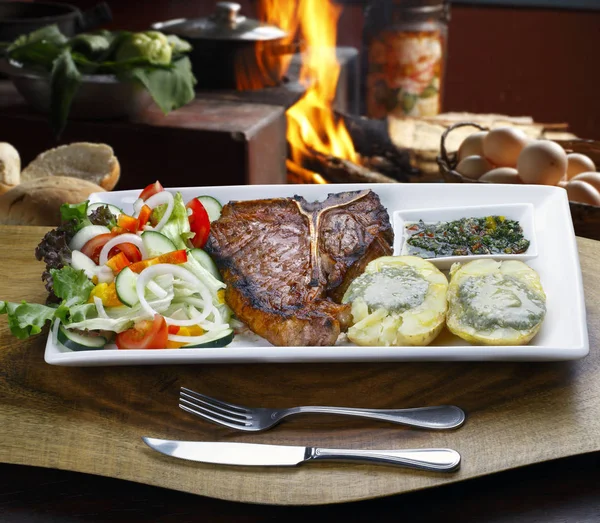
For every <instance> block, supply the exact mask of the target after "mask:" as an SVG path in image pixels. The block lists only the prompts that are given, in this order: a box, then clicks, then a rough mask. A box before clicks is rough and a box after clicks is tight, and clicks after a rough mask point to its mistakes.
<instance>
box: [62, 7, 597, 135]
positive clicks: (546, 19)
mask: <svg viewBox="0 0 600 523" xmlns="http://www.w3.org/2000/svg"><path fill="white" fill-rule="evenodd" d="M96 2H97V0H68V2H67V3H70V4H75V5H77V6H79V7H80V8H83V9H85V8H89V7H92V6H93V5H94V4H95V3H96ZM108 3H109V5H110V7H111V9H112V11H113V24H112V26H111V27H112V28H122V29H125V28H126V29H134V30H142V29H146V28H148V26H149V25H150V24H151V23H152V22H156V21H161V20H167V19H170V18H178V17H199V16H205V15H207V14H208V13H210V12H211V11H212V9H213V6H214V4H215V3H216V1H213V0H195V1H193V2H192V1H190V0H163V1H159V2H147V1H146V2H141V1H140V0H108ZM239 3H241V4H242V6H243V11H244V12H245V13H246V14H248V15H251V14H253V12H254V6H255V5H256V0H253V1H249V0H239ZM507 3H510V2H507ZM512 3H513V4H518V3H520V2H512ZM524 3H526V2H524ZM486 4H487V2H483V3H482V4H480V5H476V4H474V3H465V4H462V3H454V4H453V5H452V10H451V11H452V18H451V21H450V28H449V59H448V64H447V73H448V74H447V77H446V92H445V100H444V110H446V111H469V112H483V113H488V112H497V113H502V114H508V115H512V116H523V115H526V116H533V117H534V118H535V120H536V121H539V122H543V123H557V122H568V123H570V125H571V130H572V132H574V133H575V134H577V135H578V136H580V137H582V138H593V139H600V122H599V114H600V89H599V86H600V84H599V83H598V73H597V69H598V67H597V62H598V60H597V53H598V49H600V11H598V10H569V9H552V8H530V7H522V8H515V7H501V6H490V5H486ZM562 4H563V5H564V4H565V2H562ZM362 26H363V10H362V7H361V6H360V5H352V4H350V5H345V6H344V8H343V13H342V16H341V18H340V21H339V30H338V41H339V45H347V46H353V47H360V44H361V38H362Z"/></svg>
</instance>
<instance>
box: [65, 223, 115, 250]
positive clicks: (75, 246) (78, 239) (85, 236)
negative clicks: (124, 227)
mask: <svg viewBox="0 0 600 523" xmlns="http://www.w3.org/2000/svg"><path fill="white" fill-rule="evenodd" d="M109 232H110V229H109V228H108V227H104V225H88V226H86V227H84V228H83V229H81V230H79V231H77V233H76V234H75V236H73V238H71V242H70V243H69V248H70V249H71V250H72V251H80V250H81V249H82V248H83V246H84V245H85V244H86V243H87V242H89V241H90V240H91V239H92V238H94V237H96V236H98V235H100V234H106V233H109Z"/></svg>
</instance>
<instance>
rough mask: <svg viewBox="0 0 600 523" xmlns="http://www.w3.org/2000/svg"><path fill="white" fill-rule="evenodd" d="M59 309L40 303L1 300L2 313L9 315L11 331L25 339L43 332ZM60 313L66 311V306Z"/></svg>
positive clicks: (0, 308) (0, 312) (0, 311)
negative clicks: (43, 328)
mask: <svg viewBox="0 0 600 523" xmlns="http://www.w3.org/2000/svg"><path fill="white" fill-rule="evenodd" d="M57 312H59V310H58V309H57V308H54V307H47V306H46V305H40V304H38V303H26V302H22V303H10V302H4V301H0V314H7V315H8V327H9V328H10V332H11V333H12V334H13V335H14V336H16V337H17V338H19V339H20V340H24V339H26V338H28V337H29V336H33V335H35V334H39V333H40V332H42V327H43V326H44V325H45V324H46V322H47V321H52V320H53V319H54V318H55V317H56V314H57ZM60 313H64V308H63V309H62V311H60Z"/></svg>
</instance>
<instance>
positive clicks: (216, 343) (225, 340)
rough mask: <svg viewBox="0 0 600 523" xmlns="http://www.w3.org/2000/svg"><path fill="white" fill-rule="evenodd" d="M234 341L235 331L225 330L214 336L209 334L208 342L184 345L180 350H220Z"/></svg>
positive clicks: (207, 336)
mask: <svg viewBox="0 0 600 523" xmlns="http://www.w3.org/2000/svg"><path fill="white" fill-rule="evenodd" d="M232 341H233V329H225V330H223V331H219V332H215V333H214V334H213V335H212V336H210V333H207V334H206V341H204V342H202V343H193V344H190V345H184V346H183V347H180V349H218V348H220V347H226V346H227V345H229V344H230V343H231V342H232Z"/></svg>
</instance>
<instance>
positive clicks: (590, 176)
mask: <svg viewBox="0 0 600 523" xmlns="http://www.w3.org/2000/svg"><path fill="white" fill-rule="evenodd" d="M576 180H579V181H582V182H586V183H589V184H590V185H592V186H594V187H595V188H596V190H597V191H600V173H597V172H593V173H592V172H589V173H581V174H578V175H577V176H575V177H574V178H573V179H572V180H571V181H572V182H574V181H576Z"/></svg>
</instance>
